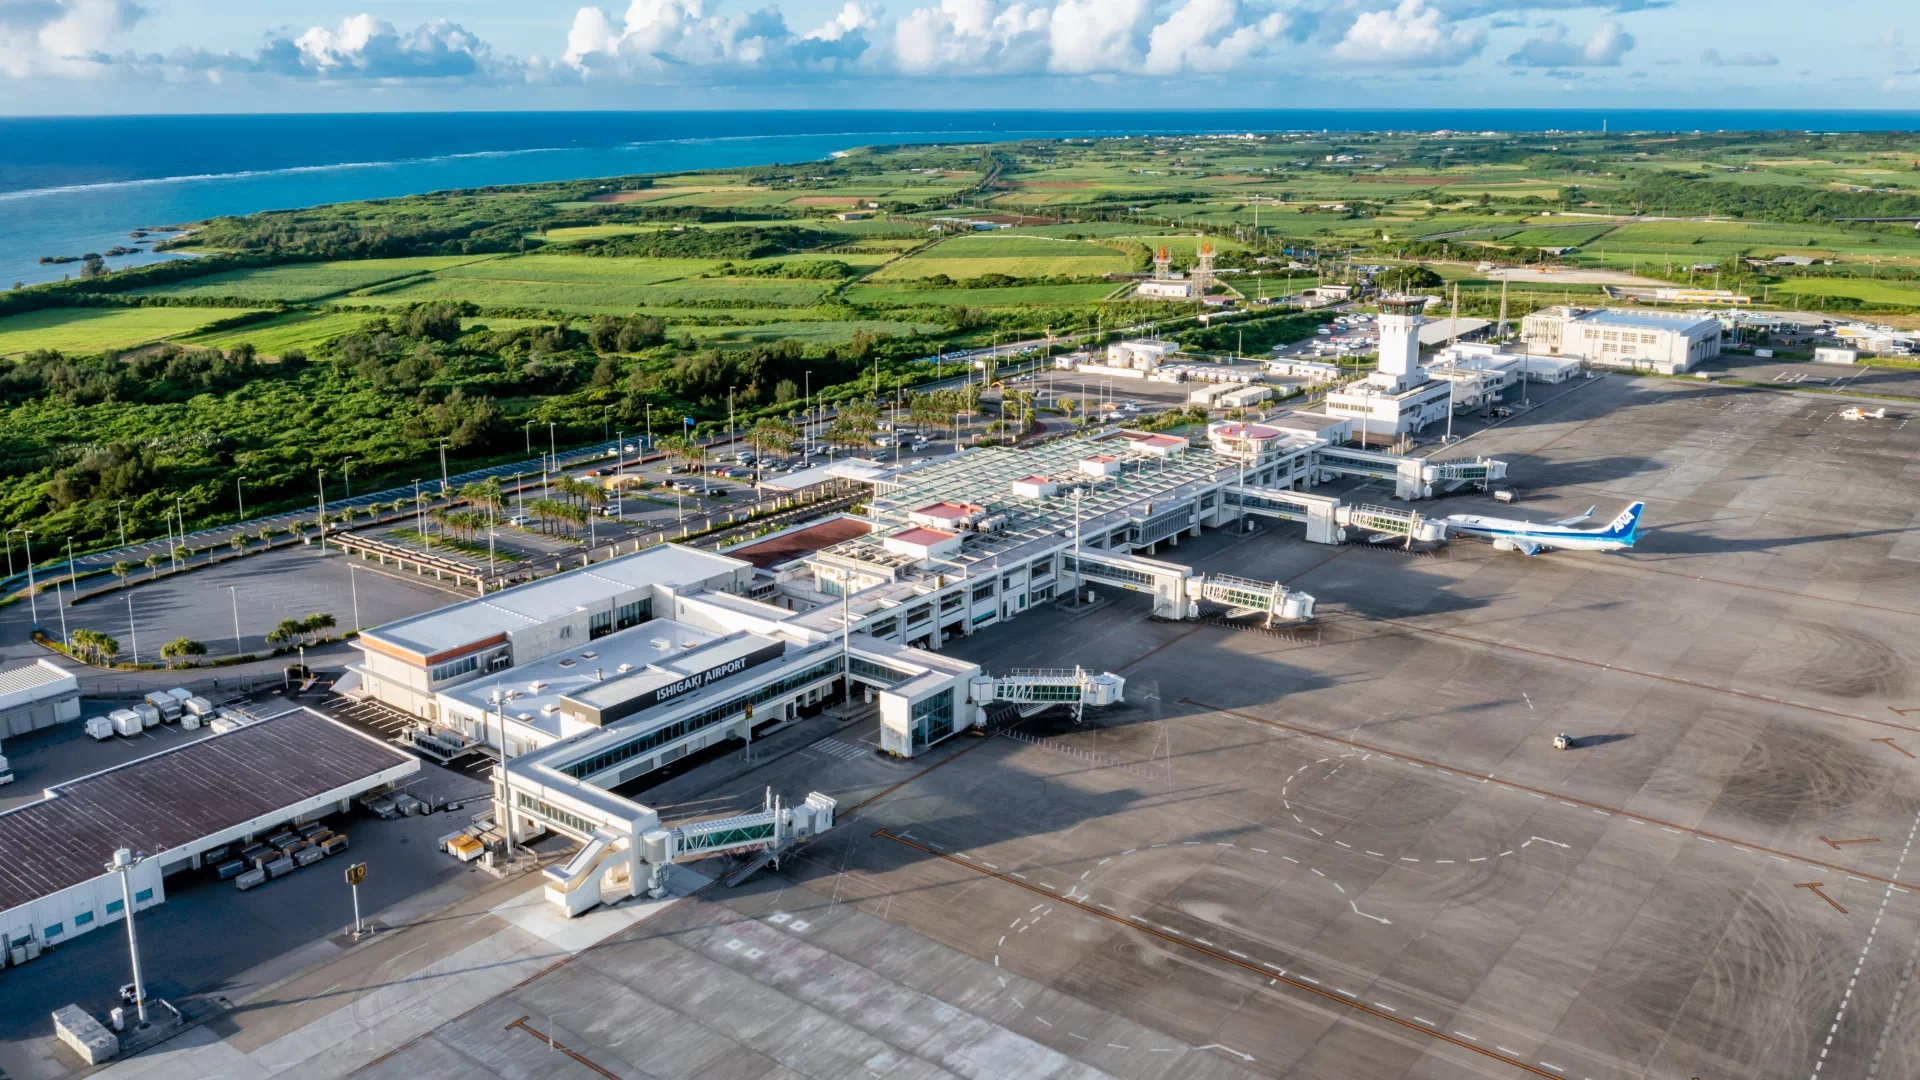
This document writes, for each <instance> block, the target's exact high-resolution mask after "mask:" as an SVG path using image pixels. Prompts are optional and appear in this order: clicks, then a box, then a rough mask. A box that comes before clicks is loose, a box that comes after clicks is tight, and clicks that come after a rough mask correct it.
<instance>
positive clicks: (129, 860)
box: [107, 848, 147, 1028]
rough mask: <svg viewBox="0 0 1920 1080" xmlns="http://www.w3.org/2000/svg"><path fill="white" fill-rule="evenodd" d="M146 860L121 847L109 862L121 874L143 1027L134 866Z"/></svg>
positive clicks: (144, 1005)
mask: <svg viewBox="0 0 1920 1080" xmlns="http://www.w3.org/2000/svg"><path fill="white" fill-rule="evenodd" d="M144 861H146V856H145V855H136V854H134V853H133V852H131V851H129V850H127V849H126V848H120V849H118V850H116V851H115V852H114V853H113V861H112V862H110V863H108V864H107V872H108V873H110V874H111V873H118V874H119V875H120V903H121V904H122V905H123V906H124V907H125V908H126V911H127V954H128V955H129V956H130V957H131V958H132V959H133V1007H134V1008H135V1009H136V1010H137V1011H138V1013H139V1016H140V1026H141V1027H143V1028H144V1027H146V1026H147V987H146V984H145V983H144V982H142V981H141V979H140V940H139V939H138V938H136V937H135V936H134V933H133V868H134V867H136V866H138V865H140V864H141V863H142V862H144Z"/></svg>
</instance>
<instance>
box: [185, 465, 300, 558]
mask: <svg viewBox="0 0 1920 1080" xmlns="http://www.w3.org/2000/svg"><path fill="white" fill-rule="evenodd" d="M314 475H315V476H317V477H319V478H320V510H319V513H318V514H317V515H316V516H315V518H314V524H315V525H318V526H320V553H321V554H322V555H324V554H326V553H327V470H325V469H315V470H314ZM186 528H187V526H186V522H184V521H183V522H181V523H180V531H181V532H182V533H183V534H184V533H185V532H186Z"/></svg>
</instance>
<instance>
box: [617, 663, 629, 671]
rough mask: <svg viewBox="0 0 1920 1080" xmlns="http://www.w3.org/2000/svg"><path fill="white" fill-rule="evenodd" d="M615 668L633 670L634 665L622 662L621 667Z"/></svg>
mask: <svg viewBox="0 0 1920 1080" xmlns="http://www.w3.org/2000/svg"><path fill="white" fill-rule="evenodd" d="M613 670H615V671H632V670H633V665H632V664H621V665H620V666H619V667H617V668H614V669H613Z"/></svg>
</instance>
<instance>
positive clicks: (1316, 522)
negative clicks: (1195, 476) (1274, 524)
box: [1221, 484, 1347, 544]
mask: <svg viewBox="0 0 1920 1080" xmlns="http://www.w3.org/2000/svg"><path fill="white" fill-rule="evenodd" d="M1221 497H1222V498H1223V499H1225V500H1226V505H1228V506H1237V507H1239V508H1240V509H1241V511H1242V512H1244V513H1248V514H1258V515H1260V516H1261V517H1270V518H1279V519H1280V520H1281V521H1298V522H1301V523H1303V524H1304V525H1306V527H1307V539H1308V540H1309V541H1310V542H1312V543H1315V544H1338V543H1342V542H1344V541H1345V540H1346V538H1347V535H1346V533H1345V532H1343V531H1342V530H1341V528H1340V523H1339V521H1338V520H1337V519H1336V515H1335V511H1337V510H1338V509H1339V506H1340V500H1339V499H1336V498H1334V497H1332V496H1330V495H1309V494H1307V493H1306V492H1304V491H1288V490H1287V489H1285V488H1266V487H1251V486H1248V485H1244V484H1242V485H1236V486H1234V487H1229V488H1225V489H1223V490H1222V492H1221Z"/></svg>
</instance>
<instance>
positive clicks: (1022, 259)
mask: <svg viewBox="0 0 1920 1080" xmlns="http://www.w3.org/2000/svg"><path fill="white" fill-rule="evenodd" d="M1132 269H1133V260H1132V258H1130V257H1129V256H1128V255H1127V254H1126V253H1124V252H1122V251H1119V250H1116V249H1114V248H1110V247H1102V246H1100V245H1099V244H1095V243H1092V242H1090V241H1085V240H1058V239H1051V238H1046V237H1037V236H1017V235H1016V236H959V237H955V238H953V239H951V240H948V241H946V242H944V243H940V244H936V245H934V246H933V247H930V248H928V249H927V250H925V251H923V252H921V253H919V254H917V255H914V256H913V257H911V258H908V259H902V260H901V261H899V262H896V263H892V264H890V265H889V266H887V267H886V268H885V269H883V270H881V271H880V272H879V273H877V274H875V275H874V276H873V280H876V281H880V280H900V279H908V278H928V277H933V276H934V275H936V274H945V275H947V276H948V277H950V278H953V279H955V280H964V279H967V278H975V277H980V276H981V275H983V274H1006V275H1008V276H1011V277H1080V276H1091V275H1096V274H1111V273H1125V272H1127V271H1129V270H1132Z"/></svg>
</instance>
